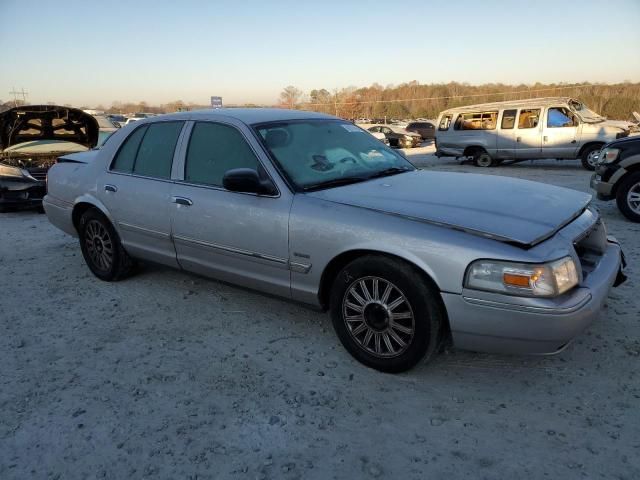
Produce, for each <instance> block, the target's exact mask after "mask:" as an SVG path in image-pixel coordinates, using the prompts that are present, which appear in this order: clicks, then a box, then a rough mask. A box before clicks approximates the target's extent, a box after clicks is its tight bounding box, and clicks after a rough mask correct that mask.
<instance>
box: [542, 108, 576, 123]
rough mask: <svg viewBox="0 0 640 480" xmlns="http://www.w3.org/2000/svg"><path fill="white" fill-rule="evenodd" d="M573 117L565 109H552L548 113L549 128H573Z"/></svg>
mask: <svg viewBox="0 0 640 480" xmlns="http://www.w3.org/2000/svg"><path fill="white" fill-rule="evenodd" d="M573 126H574V124H573V115H571V112H569V109H568V108H565V107H552V108H550V109H549V110H548V111H547V127H549V128H561V127H573Z"/></svg>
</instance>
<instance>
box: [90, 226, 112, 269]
mask: <svg viewBox="0 0 640 480" xmlns="http://www.w3.org/2000/svg"><path fill="white" fill-rule="evenodd" d="M84 242H85V247H86V249H87V253H88V254H89V258H91V261H92V262H93V264H94V265H95V266H96V267H97V268H99V269H100V270H105V271H106V270H109V269H110V268H111V267H112V265H113V241H112V239H111V235H109V232H108V231H107V229H106V228H105V227H104V225H102V223H100V222H99V221H97V220H89V222H88V223H87V225H86V227H85V235H84Z"/></svg>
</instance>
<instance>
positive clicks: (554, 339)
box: [443, 239, 623, 354]
mask: <svg viewBox="0 0 640 480" xmlns="http://www.w3.org/2000/svg"><path fill="white" fill-rule="evenodd" d="M621 269H622V250H621V249H620V246H619V245H618V244H617V243H616V242H615V239H611V241H610V242H608V244H607V251H606V252H605V254H604V255H603V256H602V258H601V260H600V262H599V263H598V266H597V267H596V268H595V269H594V270H593V271H592V272H591V273H590V274H589V276H588V277H587V278H586V280H585V281H584V282H583V284H582V285H581V286H580V287H578V288H575V289H573V290H572V291H571V292H568V293H566V294H565V295H562V296H561V297H558V298H553V299H527V302H526V303H525V302H524V301H523V299H521V298H518V297H510V296H505V295H498V294H489V295H480V294H479V293H480V292H475V291H471V290H464V291H463V292H462V294H461V295H458V294H451V293H445V294H443V299H444V303H445V306H446V308H447V313H448V315H449V322H450V325H451V332H452V336H453V342H454V345H455V346H456V347H458V348H461V349H466V350H476V351H485V352H496V353H515V354H551V353H557V352H559V351H560V350H562V349H563V348H564V347H565V346H566V345H567V344H568V343H569V342H570V341H571V340H573V339H574V338H575V337H576V336H577V335H579V334H580V333H581V332H582V331H583V330H585V329H586V328H587V327H588V326H589V325H590V324H591V323H592V322H593V321H594V320H595V319H596V318H597V317H598V315H599V313H600V310H601V309H602V306H603V304H604V303H605V301H606V298H607V295H608V293H609V290H610V289H611V287H612V286H613V285H614V283H616V280H619V279H623V276H620V275H621ZM516 302H520V303H516Z"/></svg>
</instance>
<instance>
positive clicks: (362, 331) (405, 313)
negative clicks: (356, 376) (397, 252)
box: [331, 255, 445, 373]
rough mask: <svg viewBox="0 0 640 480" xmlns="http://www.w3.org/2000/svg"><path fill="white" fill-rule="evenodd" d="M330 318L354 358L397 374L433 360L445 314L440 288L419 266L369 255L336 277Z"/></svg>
mask: <svg viewBox="0 0 640 480" xmlns="http://www.w3.org/2000/svg"><path fill="white" fill-rule="evenodd" d="M331 318H332V321H333V327H334V329H335V331H336V334H337V335H338V338H339V339H340V341H341V342H342V345H344V347H345V348H346V349H347V351H349V353H351V355H353V357H354V358H355V359H356V360H358V361H359V362H361V363H363V364H364V365H367V366H368V367H371V368H375V369H376V370H380V371H383V372H389V373H397V372H403V371H406V370H409V369H410V368H412V367H413V366H415V365H416V364H417V363H418V362H419V361H420V360H421V359H423V358H425V359H426V360H427V361H428V360H429V359H431V357H432V356H433V355H434V353H435V352H436V351H437V349H438V343H439V341H440V337H441V331H442V325H443V324H444V322H445V313H444V306H443V305H442V299H441V298H440V294H439V292H438V290H437V288H436V286H435V285H434V284H433V282H431V281H429V280H428V279H427V278H425V276H424V275H423V274H422V273H421V272H419V271H417V269H416V268H415V267H413V266H412V265H409V264H407V263H405V262H402V261H400V260H396V259H393V258H388V257H384V256H375V255H367V256H364V257H361V258H358V259H356V260H354V261H353V262H351V263H349V264H348V265H347V266H346V267H344V268H343V269H342V271H341V272H340V273H339V274H338V276H337V277H336V280H335V281H334V284H333V286H332V289H331Z"/></svg>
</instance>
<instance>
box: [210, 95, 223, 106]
mask: <svg viewBox="0 0 640 480" xmlns="http://www.w3.org/2000/svg"><path fill="white" fill-rule="evenodd" d="M211 108H222V97H211Z"/></svg>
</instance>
